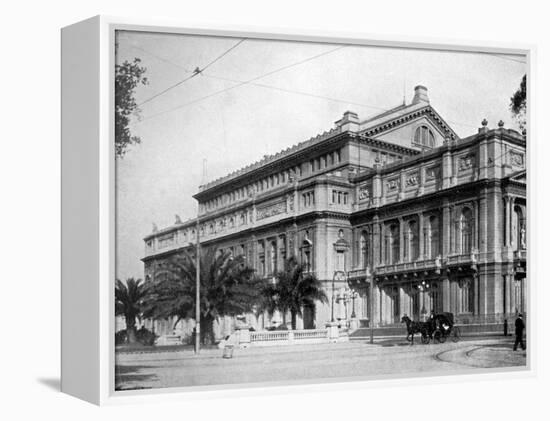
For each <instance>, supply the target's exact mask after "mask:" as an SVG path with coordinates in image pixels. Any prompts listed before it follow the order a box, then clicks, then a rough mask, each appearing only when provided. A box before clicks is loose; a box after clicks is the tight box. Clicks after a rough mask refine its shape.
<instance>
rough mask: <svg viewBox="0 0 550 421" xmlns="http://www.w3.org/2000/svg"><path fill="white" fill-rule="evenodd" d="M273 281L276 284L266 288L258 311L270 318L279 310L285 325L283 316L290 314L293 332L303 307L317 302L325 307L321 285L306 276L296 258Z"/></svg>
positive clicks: (316, 280)
mask: <svg viewBox="0 0 550 421" xmlns="http://www.w3.org/2000/svg"><path fill="white" fill-rule="evenodd" d="M275 279H276V282H275V283H269V284H268V285H265V287H264V289H263V292H262V301H261V302H260V304H259V306H258V311H259V312H263V311H267V313H268V314H269V315H273V313H274V312H275V310H278V311H280V312H281V314H282V316H283V323H284V324H286V314H287V313H288V312H290V316H291V324H292V329H296V316H300V317H303V309H304V308H305V307H309V308H313V307H314V306H315V303H316V302H317V301H320V302H321V303H328V298H327V295H326V294H325V292H324V291H323V289H322V284H321V281H319V280H318V279H317V277H316V276H315V275H313V274H312V273H308V272H307V271H306V265H304V264H301V263H299V262H298V261H297V260H296V258H295V257H290V258H289V259H287V260H286V261H285V266H284V270H282V271H279V272H277V274H276V275H275Z"/></svg>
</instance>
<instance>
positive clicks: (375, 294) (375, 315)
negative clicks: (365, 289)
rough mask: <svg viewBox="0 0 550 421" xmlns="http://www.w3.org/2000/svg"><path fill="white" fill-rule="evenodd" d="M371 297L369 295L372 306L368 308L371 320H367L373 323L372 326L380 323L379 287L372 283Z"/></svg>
mask: <svg viewBox="0 0 550 421" xmlns="http://www.w3.org/2000/svg"><path fill="white" fill-rule="evenodd" d="M371 294H372V297H370V305H372V308H371V310H370V313H371V314H370V315H369V316H371V317H372V320H369V323H374V326H379V325H380V288H379V287H378V286H377V285H375V284H374V281H373V284H372V290H371Z"/></svg>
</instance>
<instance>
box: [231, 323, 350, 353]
mask: <svg viewBox="0 0 550 421" xmlns="http://www.w3.org/2000/svg"><path fill="white" fill-rule="evenodd" d="M347 340H348V333H347V330H346V331H344V330H342V329H338V327H337V326H327V328H325V329H305V330H274V331H260V332H250V331H248V330H246V329H241V330H237V331H236V332H235V333H233V334H232V335H231V337H230V338H229V340H228V341H227V342H228V343H230V344H234V345H238V346H239V347H240V348H248V347H253V346H254V347H255V346H280V345H301V344H321V343H332V342H345V341H347Z"/></svg>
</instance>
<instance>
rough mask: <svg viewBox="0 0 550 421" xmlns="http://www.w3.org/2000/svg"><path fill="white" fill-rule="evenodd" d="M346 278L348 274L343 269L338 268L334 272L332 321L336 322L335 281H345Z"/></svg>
mask: <svg viewBox="0 0 550 421" xmlns="http://www.w3.org/2000/svg"><path fill="white" fill-rule="evenodd" d="M345 280H346V274H345V272H342V271H341V270H337V271H336V272H334V276H333V277H332V300H331V311H330V315H331V316H330V321H331V322H334V301H335V300H334V290H335V286H334V283H335V281H345Z"/></svg>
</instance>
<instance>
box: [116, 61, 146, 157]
mask: <svg viewBox="0 0 550 421" xmlns="http://www.w3.org/2000/svg"><path fill="white" fill-rule="evenodd" d="M140 63H141V60H140V59H139V58H134V61H133V62H132V63H130V62H129V61H125V62H124V63H122V64H120V65H119V64H117V65H116V66H115V154H116V156H117V157H118V158H122V157H123V156H124V154H125V153H126V149H127V148H128V146H130V145H132V144H137V143H140V142H141V139H140V138H139V137H138V136H132V134H131V132H130V128H129V127H128V125H129V123H130V116H131V115H132V114H133V115H135V116H139V112H140V109H139V108H138V105H137V104H136V100H135V98H134V93H135V89H136V87H137V86H138V85H140V84H141V85H147V84H148V81H147V78H146V77H144V76H143V75H144V73H145V72H146V70H147V69H146V68H145V67H142V66H140Z"/></svg>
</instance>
